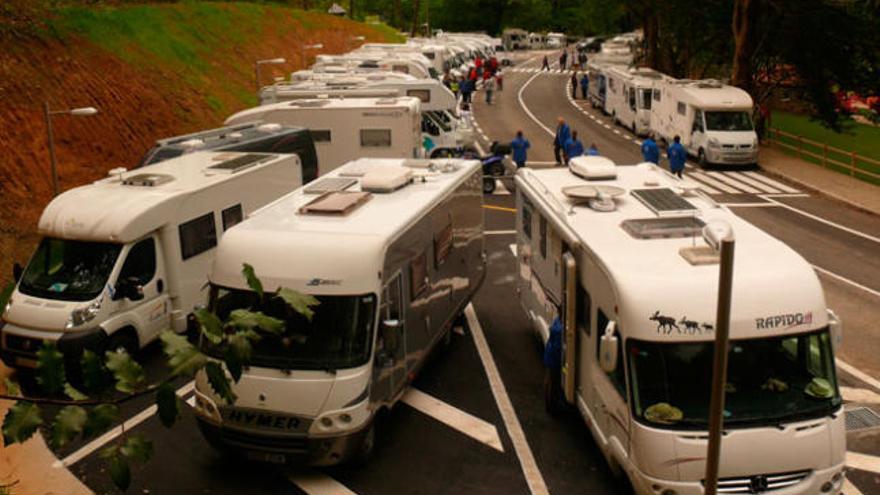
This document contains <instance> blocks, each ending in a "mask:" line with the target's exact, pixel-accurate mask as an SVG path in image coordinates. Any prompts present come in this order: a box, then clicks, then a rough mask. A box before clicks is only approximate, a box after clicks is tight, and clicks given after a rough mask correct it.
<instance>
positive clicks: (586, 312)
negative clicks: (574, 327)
mask: <svg viewBox="0 0 880 495" xmlns="http://www.w3.org/2000/svg"><path fill="white" fill-rule="evenodd" d="M592 306H593V302H592V301H591V300H590V293H589V292H587V289H584V286H583V285H581V281H580V280H578V284H577V307H576V308H575V313H576V315H575V318H576V319H577V323H578V328H579V329H580V331H581V332H584V333H586V334H587V336H589V335H590V333H591V331H590V330H591V329H590V323H591V322H590V310H591V309H592Z"/></svg>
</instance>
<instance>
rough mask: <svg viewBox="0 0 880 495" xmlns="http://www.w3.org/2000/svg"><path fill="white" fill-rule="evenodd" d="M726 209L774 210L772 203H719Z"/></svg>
mask: <svg viewBox="0 0 880 495" xmlns="http://www.w3.org/2000/svg"><path fill="white" fill-rule="evenodd" d="M721 204H723V205H724V206H727V207H728V208H776V205H774V204H773V203H723V202H722V203H721Z"/></svg>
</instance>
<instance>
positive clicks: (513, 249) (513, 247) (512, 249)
mask: <svg viewBox="0 0 880 495" xmlns="http://www.w3.org/2000/svg"><path fill="white" fill-rule="evenodd" d="M508 247H509V248H510V252H511V253H513V257H514V258H516V244H511V245H510V246H508Z"/></svg>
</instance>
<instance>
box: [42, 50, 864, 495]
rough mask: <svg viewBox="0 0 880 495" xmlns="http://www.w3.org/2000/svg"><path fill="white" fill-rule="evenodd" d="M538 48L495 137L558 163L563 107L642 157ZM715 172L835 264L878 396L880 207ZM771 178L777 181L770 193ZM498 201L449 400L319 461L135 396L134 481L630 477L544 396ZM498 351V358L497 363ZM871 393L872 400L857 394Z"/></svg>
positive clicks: (614, 149) (602, 142)
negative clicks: (234, 449) (201, 428)
mask: <svg viewBox="0 0 880 495" xmlns="http://www.w3.org/2000/svg"><path fill="white" fill-rule="evenodd" d="M529 56H532V55H529ZM539 63H540V62H539V59H533V60H531V61H530V62H527V63H520V64H518V65H517V66H515V67H514V68H512V69H508V70H507V71H506V72H505V78H504V79H505V80H504V90H503V91H501V92H499V93H498V94H497V99H496V102H495V104H494V105H492V106H491V107H488V106H487V105H485V104H484V103H483V102H482V94H480V93H478V94H477V95H476V99H477V100H478V101H477V103H476V105H475V116H476V120H477V122H478V123H479V126H480V131H481V134H483V136H484V137H483V138H482V139H483V145H484V146H485V145H488V143H489V142H490V141H491V140H499V141H509V140H510V139H511V138H512V137H513V135H514V133H515V131H516V130H518V129H521V130H523V131H524V132H525V134H526V136H527V137H529V138H530V139H531V142H532V146H533V148H532V150H531V152H530V160H531V161H532V162H535V163H534V166H546V165H549V164H546V165H542V164H540V163H538V162H550V161H551V160H552V159H553V153H552V145H551V142H552V137H551V136H550V135H549V134H548V133H547V131H546V130H545V129H544V127H547V128H550V129H553V128H554V127H555V123H556V119H557V118H558V117H559V116H562V117H563V118H565V119H566V120H567V121H568V122H569V123H570V124H571V125H572V127H573V128H575V129H577V130H579V131H580V132H581V136H582V139H583V140H584V142H585V144H587V145H589V143H595V144H596V145H597V146H598V148H599V150H600V151H601V152H602V154H604V155H606V156H608V157H610V158H612V159H613V160H615V161H618V162H620V163H634V162H636V161H640V160H639V152H638V146H637V142H636V139H635V138H634V137H633V136H630V135H629V134H628V133H627V132H626V131H625V130H622V129H620V128H615V127H614V126H613V125H611V124H610V121H609V119H607V118H605V117H602V116H599V115H598V114H597V113H596V112H595V111H592V110H589V109H584V108H582V105H578V104H577V103H578V102H575V103H572V102H571V101H569V100H568V98H567V97H565V96H564V94H563V89H564V87H565V86H564V85H566V84H567V77H568V76H567V75H565V74H556V73H544V74H537V75H536V74H534V73H532V72H529V71H527V70H524V69H529V68H536V67H538V66H539ZM517 69H519V70H517ZM524 86H525V87H524ZM523 88H524V89H523ZM606 125H607V127H606ZM615 131H618V132H615ZM710 172H712V174H713V175H706V172H705V171H700V170H697V169H695V168H690V169H688V172H687V174H688V176H689V177H691V178H693V180H694V181H696V182H697V183H698V184H701V185H702V186H703V187H706V188H709V189H713V186H714V190H715V192H716V194H714V195H713V197H715V198H716V200H717V201H719V202H723V203H727V204H729V205H731V208H733V209H734V211H735V212H736V213H737V214H739V215H741V216H742V217H743V218H745V219H746V220H748V221H750V222H752V223H754V224H755V225H757V226H759V227H760V228H762V229H764V230H766V231H767V232H769V233H770V234H771V235H773V236H775V237H777V238H779V239H781V240H782V241H784V242H786V243H788V244H790V245H791V246H792V247H794V248H795V249H796V250H798V251H799V252H800V253H801V254H802V255H803V256H804V257H805V258H806V259H807V260H809V262H810V263H812V264H814V265H815V266H816V267H818V268H819V269H821V270H822V272H820V277H821V278H822V281H823V284H824V285H825V289H826V292H827V298H828V301H829V306H831V307H833V308H836V309H837V311H838V313H839V314H840V316H841V317H842V319H843V321H844V322H845V332H846V337H845V340H844V344H843V348H842V349H841V352H840V357H841V358H842V361H844V362H845V363H848V364H849V365H851V367H852V369H855V370H856V374H853V372H847V371H846V370H841V377H842V381H843V383H844V384H845V385H847V386H850V387H853V388H854V389H857V390H863V391H865V392H866V394H870V393H874V394H875V395H876V396H877V398H878V399H880V395H878V394H880V383H877V382H876V381H875V382H870V381H869V380H867V379H865V377H864V376H862V377H861V378H859V375H858V373H859V372H863V373H865V375H866V376H867V377H868V378H870V377H876V378H880V362H878V360H877V359H876V356H877V355H878V352H880V329H878V327H877V324H876V322H877V321H878V316H880V304H878V303H880V292H878V291H880V259H878V257H877V253H880V241H878V237H880V219H878V218H877V217H874V216H871V215H867V214H864V213H860V212H857V211H854V210H851V209H849V208H847V207H845V206H843V205H841V204H839V203H836V202H833V201H829V200H827V199H822V198H818V197H815V196H813V195H810V194H809V193H807V192H805V191H799V190H796V189H797V188H795V187H794V186H792V185H790V184H784V183H782V182H781V181H779V179H772V178H769V177H766V176H763V175H762V174H761V173H760V171H759V170H753V171H750V173H751V174H754V175H743V174H739V173H733V172H731V171H726V170H713V171H710ZM756 176H757V177H756ZM707 177H708V179H707ZM700 179H702V182H701V181H700ZM774 182H775V183H776V185H774ZM507 184H508V187H510V186H509V182H508V183H507ZM719 184H721V185H724V186H726V188H727V189H728V190H724V188H723V187H721V186H719ZM737 184H738V185H739V187H737ZM756 184H757V185H762V184H763V186H764V187H763V188H758V189H757V190H759V191H760V192H758V193H750V192H748V189H749V188H751V189H752V190H756V188H757V186H756ZM782 186H785V187H787V188H788V190H783V189H782ZM731 189H732V190H734V192H733V193H731V192H730V190H731ZM767 189H770V190H776V191H778V192H777V193H776V194H771V193H767ZM791 190H795V192H791ZM486 204H487V206H488V208H486V210H485V215H486V217H485V218H486V229H487V232H488V235H487V247H488V252H489V272H488V277H487V279H486V281H485V282H484V285H483V287H482V289H481V291H480V292H479V293H478V294H477V296H476V297H475V299H474V301H473V309H474V316H475V317H476V318H475V319H474V320H472V322H471V323H474V322H476V323H478V327H479V328H474V325H473V324H471V325H468V326H465V327H464V328H461V329H460V331H459V332H457V333H455V334H454V336H453V340H452V345H451V346H450V347H449V348H448V349H446V350H444V351H443V352H441V353H440V354H437V355H435V356H434V357H433V358H432V360H431V362H430V364H429V365H428V366H427V367H425V368H424V369H423V371H422V373H421V375H420V376H419V377H417V378H416V380H415V382H414V388H415V389H416V390H418V391H419V392H421V393H423V394H427V395H428V396H430V397H432V398H434V399H436V400H437V401H439V403H440V404H442V406H438V407H437V408H435V409H432V410H428V411H425V410H420V409H417V408H415V407H412V406H410V405H408V404H400V405H399V406H398V407H396V408H395V410H394V411H393V413H392V415H391V417H390V421H388V422H387V423H386V427H385V428H384V429H383V430H382V431H381V434H380V444H379V447H378V450H377V452H376V455H375V457H374V459H373V461H372V462H371V463H370V464H369V465H367V466H366V467H363V468H359V469H354V468H335V469H322V470H313V469H305V468H304V469H290V468H286V467H277V466H271V465H261V464H251V463H244V462H242V461H239V460H237V459H230V458H227V457H224V456H221V455H220V454H218V453H217V452H215V451H214V450H213V449H212V448H211V447H209V446H208V444H207V443H206V442H205V441H204V440H203V439H202V437H201V435H200V433H199V432H198V430H197V428H196V427H195V424H194V420H193V417H192V414H191V413H190V412H189V411H186V412H185V413H184V417H183V419H182V422H181V424H178V425H177V426H176V427H174V428H173V429H170V430H168V429H165V428H164V427H163V426H162V425H161V424H160V423H159V421H158V420H157V418H156V417H155V416H151V415H149V414H144V413H141V411H143V410H144V409H145V408H147V407H148V406H149V404H148V403H147V402H146V401H143V402H138V403H132V404H128V405H127V406H126V407H125V409H124V414H125V416H126V417H130V418H135V419H141V420H142V421H140V422H137V423H136V424H135V423H134V422H132V423H131V424H130V425H129V429H130V430H133V431H144V432H147V433H148V434H149V435H150V437H151V438H153V440H154V442H155V454H154V459H153V460H152V461H151V462H150V463H149V464H147V465H146V466H143V467H138V468H136V469H135V472H134V484H133V486H132V489H131V490H130V493H161V494H165V493H171V494H173V493H203V494H208V493H216V494H240V493H261V494H282V493H283V494H288V493H311V494H329V493H339V494H345V493H350V492H355V493H362V494H370V495H372V494H389V493H402V494H416V493H418V494H440V493H442V494H446V493H477V494H482V493H485V494H494V493H505V494H521V493H522V494H525V493H529V492H530V491H531V492H532V493H541V488H542V487H545V488H546V490H547V492H549V493H554V494H567V493H589V494H596V495H603V494H616V493H623V490H622V488H621V486H620V485H619V484H618V483H616V481H615V480H614V478H613V477H612V475H611V473H610V472H609V470H608V468H607V466H606V464H605V461H604V459H603V457H602V455H601V453H600V452H599V450H598V449H597V447H596V446H595V444H594V443H593V440H592V438H591V436H590V434H589V431H588V430H587V428H586V427H585V426H584V424H583V422H582V421H581V420H580V419H579V417H578V416H577V415H575V414H571V413H569V414H563V415H561V416H559V417H553V416H550V415H548V414H547V413H546V412H545V410H544V404H543V398H542V380H543V367H542V363H541V351H540V346H539V344H538V342H537V340H536V338H535V337H534V335H533V333H532V331H531V328H530V326H529V325H528V321H527V319H526V317H525V315H524V314H523V311H522V309H521V308H520V306H519V304H518V301H517V297H516V294H515V292H514V288H513V280H514V278H513V277H514V275H515V271H514V270H515V259H514V256H513V253H512V251H511V249H510V245H511V244H512V243H513V242H514V236H513V234H512V230H513V229H514V214H513V213H512V207H513V206H514V196H513V195H511V194H510V193H508V192H507V191H506V189H505V188H501V189H500V190H499V191H498V193H497V194H496V195H492V196H487V197H486ZM736 205H739V206H736ZM872 291H874V292H872ZM481 335H484V336H485V342H486V344H487V346H486V347H485V348H481V347H480V346H478V342H480V341H481V339H480V336H481ZM486 351H488V353H489V356H490V357H491V361H492V363H494V364H492V365H490V364H489V363H487V359H486V355H485V352H486ZM142 358H143V359H144V360H146V361H147V366H148V368H149V369H150V370H151V372H154V373H155V372H158V371H160V368H161V366H162V364H161V363H162V356H161V353H160V352H159V350H158V349H157V348H156V347H153V348H151V349H148V350H147V351H146V352H145V353H144V354H143V355H142ZM493 366H494V367H495V369H497V373H498V376H499V377H500V382H501V389H502V392H503V394H504V397H507V398H508V399H509V403H510V405H511V406H512V410H513V414H514V415H515V419H516V423H517V424H512V423H511V421H510V418H509V417H505V415H504V413H502V409H503V407H502V406H500V405H499V404H500V403H501V402H500V399H499V398H498V394H499V392H498V390H499V389H498V384H497V383H494V385H493V382H492V381H491V380H490V377H489V373H490V372H491V370H492V369H493ZM487 370H489V371H487ZM185 397H189V395H185ZM869 398H870V396H869ZM863 402H870V401H866V400H860V401H856V402H854V403H853V404H856V403H859V404H861V403H863ZM878 404H880V401H878ZM877 407H878V410H880V406H877ZM450 411H451V412H450ZM448 414H453V415H463V416H466V417H469V418H471V420H472V421H471V422H472V423H474V424H477V425H481V426H480V428H482V429H481V430H480V431H482V432H484V433H486V435H485V436H487V437H492V435H495V437H494V438H497V443H493V442H492V441H486V439H485V438H482V439H477V438H474V430H473V428H463V427H453V426H450V425H449V424H447V423H446V422H444V421H443V418H444V417H448V416H444V415H448ZM520 431H521V434H522V438H524V440H525V449H526V450H527V451H528V455H530V456H531V458H533V459H534V465H535V467H536V468H537V473H538V474H537V476H535V473H533V472H532V473H531V474H530V475H529V476H527V475H526V472H527V470H526V469H524V466H525V465H527V464H528V459H526V460H524V458H523V455H524V454H523V452H524V451H523V450H522V448H523V445H522V442H518V441H516V440H515V439H516V438H520V437H519V432H520ZM111 441H112V440H111ZM849 441H850V445H851V450H853V451H855V452H861V453H864V454H869V455H871V456H876V455H878V454H880V441H878V436H877V433H876V429H874V430H868V431H862V432H859V433H854V434H852V435H851V436H850V438H849ZM92 447H94V445H92V446H89V445H83V444H77V445H74V446H71V447H68V448H66V449H65V450H64V451H63V452H58V456H59V458H60V459H62V460H65V459H66V460H68V461H70V465H69V468H70V469H71V471H72V472H73V473H74V474H76V475H77V476H78V477H79V478H80V479H82V480H83V481H84V482H85V483H86V484H87V485H88V486H89V487H91V488H92V489H93V490H95V491H96V492H98V493H113V492H114V490H113V488H112V486H111V484H110V482H109V479H108V476H107V473H106V472H105V466H104V462H103V460H102V459H100V457H99V455H98V452H99V451H98V450H97V449H93V448H92ZM83 449H85V450H83ZM82 454H85V455H82ZM71 455H74V456H75V457H69V456H71ZM875 472H876V471H874V472H872V469H871V468H870V466H868V467H867V468H866V466H865V465H864V464H862V465H860V469H859V470H854V471H852V472H851V473H850V479H851V480H852V481H853V483H854V486H855V487H856V489H857V490H860V491H861V492H862V493H864V494H871V493H880V485H878V481H877V480H878V476H880V475H877V474H874V473H875ZM536 488H537V489H536ZM857 494H858V492H856V491H850V492H848V493H847V495H857Z"/></svg>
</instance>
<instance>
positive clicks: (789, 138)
mask: <svg viewBox="0 0 880 495" xmlns="http://www.w3.org/2000/svg"><path fill="white" fill-rule="evenodd" d="M767 142H768V143H769V144H773V145H776V146H779V147H781V148H785V149H787V150H790V151H793V152H795V153H796V154H797V156H798V158H801V159H803V160H807V161H810V162H813V163H817V164H819V165H822V166H823V167H825V168H829V169H832V170H836V171H838V172H843V173H847V174H849V175H850V176H851V177H856V178H859V179H862V180H867V181H868V182H873V183H875V184H876V183H880V160H875V159H874V158H869V157H867V156H863V155H859V154H858V153H856V152H855V151H850V150H844V149H840V148H835V147H834V146H829V145H828V144H827V143H820V142H818V141H813V140H811V139H807V138H805V137H803V136H798V135H797V134H792V133H790V132H785V131H782V130H779V129H778V128H775V127H771V128H770V130H769V132H768V133H767Z"/></svg>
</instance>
